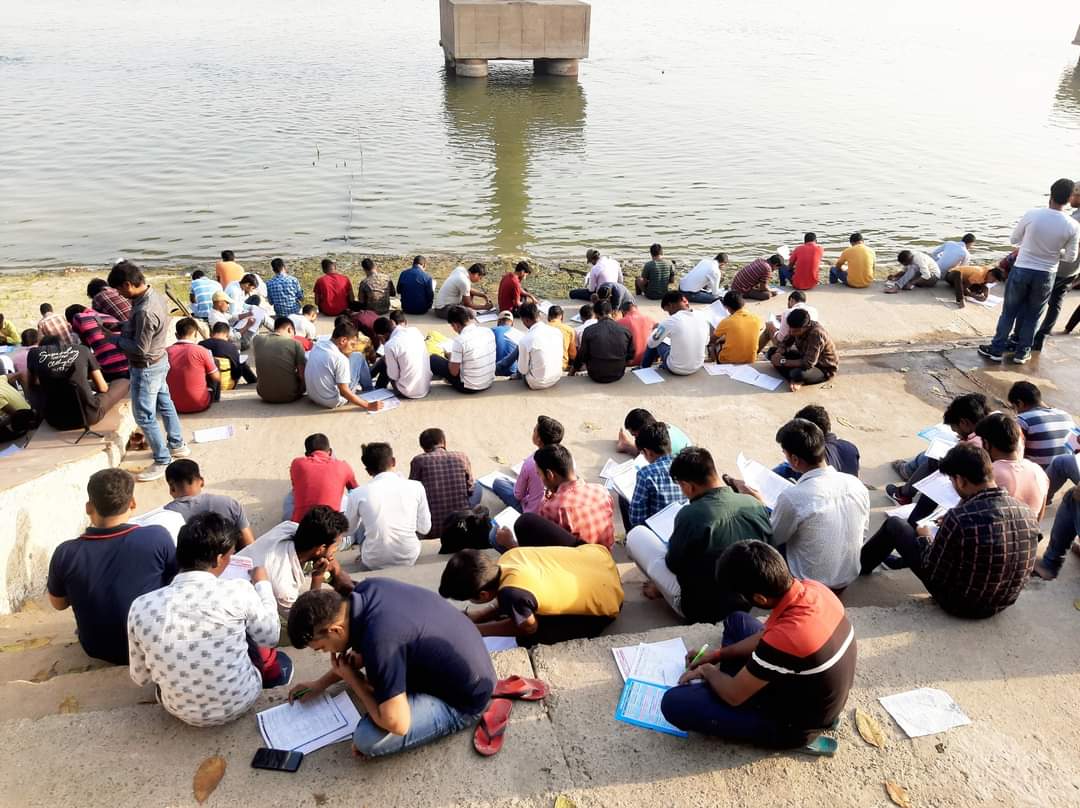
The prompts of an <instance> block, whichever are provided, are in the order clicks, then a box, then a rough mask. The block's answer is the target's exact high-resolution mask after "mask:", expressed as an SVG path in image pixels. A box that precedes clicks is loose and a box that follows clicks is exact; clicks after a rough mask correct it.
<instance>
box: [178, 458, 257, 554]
mask: <svg viewBox="0 0 1080 808" xmlns="http://www.w3.org/2000/svg"><path fill="white" fill-rule="evenodd" d="M165 482H167V483H168V484H169V496H171V497H172V502H168V503H166V504H165V510H167V511H172V512H173V513H178V514H180V515H181V516H182V517H183V518H184V521H185V522H190V521H191V520H192V519H193V518H194V517H196V516H198V515H199V514H201V513H208V512H209V513H216V514H217V515H218V516H220V517H221V518H222V519H225V520H227V521H228V522H230V523H232V524H233V525H235V526H236V534H237V540H238V544H237V545H236V549H237V550H240V549H242V548H244V547H247V546H248V545H249V544H251V543H252V542H253V541H255V534H254V533H252V532H251V524H250V523H249V522H248V518H247V514H245V513H244V508H243V506H241V505H240V503H239V502H237V501H236V500H235V499H233V498H232V497H227V496H225V495H223V494H208V493H206V492H205V491H204V490H203V487H204V486H205V485H206V481H205V480H204V479H203V478H202V474H201V473H200V471H199V464H198V463H196V462H195V461H194V460H188V459H186V458H185V459H181V460H174V461H173V462H172V463H170V464H169V467H168V468H167V469H165Z"/></svg>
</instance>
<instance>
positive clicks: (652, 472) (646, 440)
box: [618, 421, 683, 530]
mask: <svg viewBox="0 0 1080 808" xmlns="http://www.w3.org/2000/svg"><path fill="white" fill-rule="evenodd" d="M635 441H636V442H637V448H638V451H640V452H641V454H642V456H644V458H645V460H646V461H647V462H648V465H647V466H642V467H641V468H639V469H637V476H636V478H635V481H634V497H633V499H631V500H630V501H629V502H627V501H626V498H625V497H624V496H623V495H622V493H621V492H619V493H618V497H619V509H620V511H621V513H622V519H623V527H624V528H625V529H626V530H630V529H631V528H634V527H637V526H638V525H643V524H645V520H646V519H648V518H649V517H650V516H653V515H654V514H657V513H659V512H660V511H662V510H664V508H666V507H667V506H668V505H670V504H671V503H672V502H680V501H682V500H683V494H682V489H681V488H679V485H678V483H676V482H675V481H674V480H673V479H671V473H670V472H671V461H672V460H673V459H674V457H673V456H672V454H671V438H670V437H669V436H668V427H667V424H665V423H661V422H659V421H656V422H654V423H651V424H649V425H648V426H647V427H645V428H644V429H642V430H641V431H640V432H638V433H637V437H636V438H635Z"/></svg>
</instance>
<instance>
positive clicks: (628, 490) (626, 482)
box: [610, 461, 638, 502]
mask: <svg viewBox="0 0 1080 808" xmlns="http://www.w3.org/2000/svg"><path fill="white" fill-rule="evenodd" d="M637 472H638V470H637V467H636V466H635V465H634V464H633V461H631V462H630V467H629V468H621V469H619V471H618V472H617V473H616V474H615V475H614V476H613V477H612V478H611V480H610V482H611V485H612V486H613V487H614V489H615V490H616V491H618V492H619V494H621V495H622V496H623V498H624V499H625V500H626V501H627V502H630V501H631V500H632V499H633V498H634V489H635V488H637Z"/></svg>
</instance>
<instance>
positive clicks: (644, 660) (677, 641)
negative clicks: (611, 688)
mask: <svg viewBox="0 0 1080 808" xmlns="http://www.w3.org/2000/svg"><path fill="white" fill-rule="evenodd" d="M685 670H686V643H685V642H683V639H682V637H675V638H674V639H671V640H665V641H663V642H653V643H642V644H641V645H639V646H638V652H637V658H636V659H635V660H634V667H633V668H632V669H631V671H630V677H629V678H631V679H638V680H640V681H642V682H651V683H652V684H654V685H665V686H667V687H675V685H677V684H678V683H679V677H680V676H682V675H683V672H684V671H685Z"/></svg>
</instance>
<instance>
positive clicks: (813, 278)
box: [780, 233, 825, 291]
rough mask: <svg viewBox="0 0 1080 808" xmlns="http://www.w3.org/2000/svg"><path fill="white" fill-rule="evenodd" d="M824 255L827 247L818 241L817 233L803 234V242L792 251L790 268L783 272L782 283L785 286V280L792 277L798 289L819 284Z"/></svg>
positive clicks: (793, 284) (793, 283)
mask: <svg viewBox="0 0 1080 808" xmlns="http://www.w3.org/2000/svg"><path fill="white" fill-rule="evenodd" d="M824 257H825V248H824V247H822V246H821V245H820V244H818V243H817V235H816V234H814V233H807V234H806V235H805V236H803V243H802V244H801V245H800V246H798V247H796V248H795V249H794V250H792V251H791V258H790V260H789V261H788V267H789V270H788V271H787V272H781V274H780V285H781V286H783V285H784V283H785V281H786V280H787V279H788V278H791V285H792V286H794V287H795V288H796V289H802V290H803V291H806V290H807V289H813V288H814V287H815V286H817V285H818V278H819V276H820V274H821V259H822V258H824Z"/></svg>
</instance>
